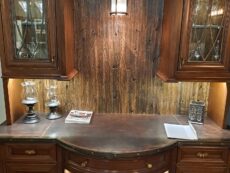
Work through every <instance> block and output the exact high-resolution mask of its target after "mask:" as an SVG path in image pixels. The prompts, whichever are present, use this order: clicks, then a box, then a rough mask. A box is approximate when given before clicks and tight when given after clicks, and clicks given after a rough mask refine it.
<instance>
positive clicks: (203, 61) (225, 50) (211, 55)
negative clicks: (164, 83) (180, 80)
mask: <svg viewBox="0 0 230 173" xmlns="http://www.w3.org/2000/svg"><path fill="white" fill-rule="evenodd" d="M229 12H230V1H229V0H187V1H184V11H183V17H182V30H181V42H180V51H179V52H180V53H179V62H178V71H187V72H188V71H191V72H194V73H195V72H196V75H197V76H196V77H194V76H193V77H194V78H199V72H207V74H206V78H207V77H208V76H210V77H214V78H215V77H217V75H213V76H212V75H211V74H208V72H211V73H212V72H213V73H216V74H217V73H220V74H219V75H227V74H226V73H227V72H228V73H229V59H230V57H229V56H230V53H229V51H230V49H229V46H230V44H229V39H230V34H229V20H230V18H229V17H230V16H229V15H230V13H229ZM194 73H193V75H194ZM221 73H222V74H221ZM224 73H225V74H224ZM180 75H181V74H180V73H179V76H180ZM202 75H203V76H202ZM181 76H182V75H181ZM200 77H201V78H202V77H203V78H205V76H204V73H203V74H202V73H200Z"/></svg>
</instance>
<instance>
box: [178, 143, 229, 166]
mask: <svg viewBox="0 0 230 173" xmlns="http://www.w3.org/2000/svg"><path fill="white" fill-rule="evenodd" d="M227 161H228V148H227V147H200V146H197V147H190V146H183V147H179V150H178V165H180V164H186V163H192V164H195V163H197V164H203V163H206V164H211V165H215V164H217V165H223V166H226V165H227Z"/></svg>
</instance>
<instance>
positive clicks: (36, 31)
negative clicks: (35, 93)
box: [0, 0, 58, 77]
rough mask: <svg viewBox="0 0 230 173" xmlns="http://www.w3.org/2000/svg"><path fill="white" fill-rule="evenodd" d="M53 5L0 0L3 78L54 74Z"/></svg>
mask: <svg viewBox="0 0 230 173" xmlns="http://www.w3.org/2000/svg"><path fill="white" fill-rule="evenodd" d="M55 3H56V2H55V1H54V0H47V1H40V0H28V1H20V0H2V1H1V15H2V19H4V20H2V28H1V29H2V33H0V34H1V35H2V36H1V37H3V42H4V54H3V55H2V57H1V59H2V70H3V76H4V77H25V76H28V77H34V76H35V77H42V76H47V74H48V75H52V74H55V73H57V72H58V61H57V53H56V52H57V50H56V16H55V15H56V12H55ZM0 31H1V30H0ZM1 37H0V38H1ZM0 46H3V45H0Z"/></svg>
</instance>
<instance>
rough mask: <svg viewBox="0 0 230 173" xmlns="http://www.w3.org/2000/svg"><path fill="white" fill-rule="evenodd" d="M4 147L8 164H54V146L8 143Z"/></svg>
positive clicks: (47, 144)
mask: <svg viewBox="0 0 230 173" xmlns="http://www.w3.org/2000/svg"><path fill="white" fill-rule="evenodd" d="M5 147H6V160H7V161H8V162H24V161H26V163H28V162H37V161H38V162H39V163H56V145H55V144H52V143H13V144H12V143H8V144H5Z"/></svg>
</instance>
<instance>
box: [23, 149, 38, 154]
mask: <svg viewBox="0 0 230 173" xmlns="http://www.w3.org/2000/svg"><path fill="white" fill-rule="evenodd" d="M25 154H27V155H35V154H36V151H35V150H25Z"/></svg>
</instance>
